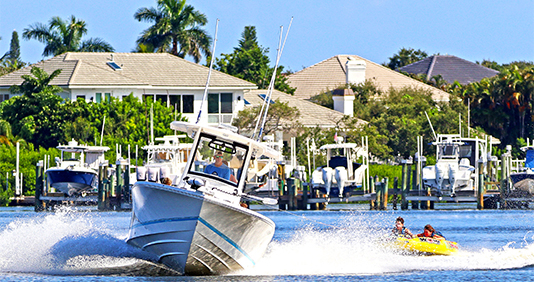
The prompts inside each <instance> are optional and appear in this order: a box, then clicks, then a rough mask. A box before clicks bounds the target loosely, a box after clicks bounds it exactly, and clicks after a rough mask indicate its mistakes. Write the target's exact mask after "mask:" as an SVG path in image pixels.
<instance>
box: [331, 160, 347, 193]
mask: <svg viewBox="0 0 534 282" xmlns="http://www.w3.org/2000/svg"><path fill="white" fill-rule="evenodd" d="M334 175H335V178H336V181H337V187H338V189H339V197H340V198H341V197H343V189H344V188H345V183H346V182H347V179H348V177H349V176H348V173H347V169H345V167H342V166H338V167H336V168H335V170H334Z"/></svg>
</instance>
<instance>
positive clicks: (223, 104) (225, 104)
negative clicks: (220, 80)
mask: <svg viewBox="0 0 534 282" xmlns="http://www.w3.org/2000/svg"><path fill="white" fill-rule="evenodd" d="M232 104H233V94H232V93H209V94H208V122H209V123H231V122H232Z"/></svg>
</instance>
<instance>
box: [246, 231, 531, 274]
mask: <svg viewBox="0 0 534 282" xmlns="http://www.w3.org/2000/svg"><path fill="white" fill-rule="evenodd" d="M377 232H382V233H381V234H383V232H384V231H383V230H382V231H379V230H378V229H377V228H375V227H369V226H366V225H365V224H363V223H361V224H360V223H354V224H352V226H347V227H346V228H343V229H332V230H326V231H325V230H317V229H314V228H311V227H310V228H305V229H302V230H300V231H298V232H296V233H295V235H294V236H293V237H292V238H291V239H289V240H284V241H273V242H271V244H270V246H269V249H268V251H267V253H266V255H265V256H264V257H263V259H262V260H261V261H259V262H258V263H257V264H256V267H255V268H253V269H250V270H247V271H244V272H241V273H239V275H262V276H263V275H267V276H269V275H378V274H387V273H406V272H420V271H464V270H506V269H520V268H527V267H532V266H534V238H533V237H534V235H533V234H532V233H530V234H526V235H525V239H524V242H519V243H516V242H510V243H508V244H507V245H505V246H503V247H501V248H499V249H484V248H480V249H467V248H462V246H461V245H460V247H461V248H462V249H461V250H460V251H459V252H458V253H457V254H455V255H452V256H417V255H413V254H412V255H410V254H407V253H406V252H403V251H399V250H393V249H391V248H390V247H388V244H382V243H383V242H384V241H383V239H381V238H384V237H382V236H377V235H376V234H380V233H377ZM527 236H530V237H528V238H527Z"/></svg>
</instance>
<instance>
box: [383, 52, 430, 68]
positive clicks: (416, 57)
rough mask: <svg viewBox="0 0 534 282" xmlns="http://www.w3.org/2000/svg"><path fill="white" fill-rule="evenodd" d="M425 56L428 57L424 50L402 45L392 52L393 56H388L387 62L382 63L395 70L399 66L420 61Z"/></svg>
mask: <svg viewBox="0 0 534 282" xmlns="http://www.w3.org/2000/svg"><path fill="white" fill-rule="evenodd" d="M426 57H428V54H427V53H426V52H425V51H422V50H420V49H417V50H415V49H413V48H404V47H403V48H401V49H400V50H399V52H398V53H396V54H393V56H392V57H390V58H389V62H388V63H384V65H385V66H386V67H388V68H390V69H392V70H396V69H398V68H400V67H404V66H407V65H409V64H411V63H415V62H417V61H420V60H422V59H424V58H426Z"/></svg>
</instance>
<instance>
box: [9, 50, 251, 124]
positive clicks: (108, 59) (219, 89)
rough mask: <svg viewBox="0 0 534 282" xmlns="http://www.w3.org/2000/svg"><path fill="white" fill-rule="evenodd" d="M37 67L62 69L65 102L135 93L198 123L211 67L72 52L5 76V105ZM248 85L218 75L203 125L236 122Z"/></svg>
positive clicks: (58, 81) (159, 56)
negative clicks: (166, 106) (174, 109)
mask: <svg viewBox="0 0 534 282" xmlns="http://www.w3.org/2000/svg"><path fill="white" fill-rule="evenodd" d="M33 66H36V67H40V68H42V69H44V70H45V71H46V72H47V73H49V74H50V73H52V72H53V71H55V70H56V69H62V71H61V74H60V75H59V76H57V77H56V78H54V79H53V80H52V81H51V83H50V84H52V85H58V86H60V87H61V88H62V89H63V92H62V93H60V94H59V95H60V96H61V97H63V98H64V99H69V100H76V99H84V100H86V101H87V102H96V103H99V102H102V101H103V100H105V99H109V98H110V97H115V98H118V99H119V100H121V99H122V97H124V96H128V95H130V94H131V93H133V95H134V96H135V97H138V98H140V99H153V100H154V101H155V100H161V101H162V102H163V103H167V105H168V106H170V107H171V106H172V107H176V108H177V110H178V111H179V112H181V113H182V114H183V115H184V116H185V117H187V118H188V119H189V120H190V121H196V119H197V116H198V111H199V109H200V107H201V101H202V96H203V94H204V89H205V86H206V81H207V77H208V71H209V68H207V67H205V66H202V65H199V64H195V63H192V62H189V61H187V60H184V59H182V58H179V57H176V56H173V55H170V54H168V53H86V52H68V53H65V54H61V55H58V56H55V57H53V58H51V59H48V60H45V61H42V62H39V63H37V64H34V65H32V66H29V67H26V68H24V69H21V70H18V71H15V72H12V73H9V74H6V75H4V76H1V77H0V102H1V101H3V100H5V99H8V98H10V97H11V96H13V94H10V92H9V87H10V86H12V85H15V84H16V85H20V84H21V83H22V82H23V79H22V78H21V75H25V74H30V70H31V67H33ZM256 88H257V87H256V85H255V84H253V83H250V82H248V81H245V80H242V79H239V78H236V77H233V76H231V75H227V74H225V73H222V72H219V71H215V70H214V71H212V74H211V79H210V84H209V92H208V93H209V94H208V99H207V101H206V103H204V104H203V106H202V112H203V115H202V119H203V120H202V122H208V123H214V124H218V123H220V122H221V123H231V122H232V119H233V118H234V117H235V116H236V115H237V112H238V111H240V110H241V109H242V108H243V107H244V101H245V100H244V92H246V91H248V90H251V89H256Z"/></svg>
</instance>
